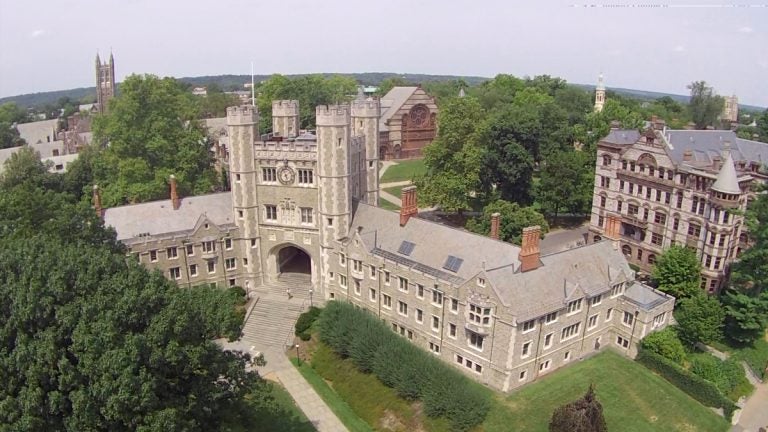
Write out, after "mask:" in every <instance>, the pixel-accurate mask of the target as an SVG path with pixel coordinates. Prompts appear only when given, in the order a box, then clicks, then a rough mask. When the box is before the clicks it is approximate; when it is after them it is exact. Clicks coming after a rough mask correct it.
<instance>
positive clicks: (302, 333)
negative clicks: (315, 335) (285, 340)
mask: <svg viewBox="0 0 768 432" xmlns="http://www.w3.org/2000/svg"><path fill="white" fill-rule="evenodd" d="M320 312H322V309H320V308H316V307H314V306H313V307H311V308H309V310H308V311H306V312H304V313H303V314H301V315H299V319H298V320H296V325H295V327H294V334H295V335H296V336H298V337H299V339H301V340H303V341H308V340H309V339H310V338H311V337H312V333H311V330H312V324H314V323H315V320H317V317H319V316H320Z"/></svg>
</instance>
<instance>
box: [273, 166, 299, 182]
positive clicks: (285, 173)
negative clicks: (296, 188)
mask: <svg viewBox="0 0 768 432" xmlns="http://www.w3.org/2000/svg"><path fill="white" fill-rule="evenodd" d="M277 176H278V178H279V179H280V183H282V184H291V183H293V178H294V177H295V174H294V172H293V170H292V169H290V168H289V167H283V168H281V169H280V171H279V172H278V174H277Z"/></svg>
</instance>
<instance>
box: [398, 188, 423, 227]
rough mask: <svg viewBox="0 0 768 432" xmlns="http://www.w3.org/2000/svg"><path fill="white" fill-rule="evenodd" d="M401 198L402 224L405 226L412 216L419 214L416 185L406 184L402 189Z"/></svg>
mask: <svg viewBox="0 0 768 432" xmlns="http://www.w3.org/2000/svg"><path fill="white" fill-rule="evenodd" d="M400 200H401V201H402V203H401V204H400V226H405V224H407V223H408V219H410V218H411V216H416V215H418V214H419V206H418V204H417V203H416V186H406V187H404V188H403V190H402V191H401V195H400Z"/></svg>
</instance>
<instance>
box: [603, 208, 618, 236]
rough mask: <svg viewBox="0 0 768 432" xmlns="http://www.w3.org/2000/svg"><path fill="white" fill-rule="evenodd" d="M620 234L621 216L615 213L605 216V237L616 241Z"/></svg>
mask: <svg viewBox="0 0 768 432" xmlns="http://www.w3.org/2000/svg"><path fill="white" fill-rule="evenodd" d="M620 236H621V218H620V217H619V216H618V215H615V214H609V215H606V216H605V238H607V239H609V240H613V241H618V240H619V237H620Z"/></svg>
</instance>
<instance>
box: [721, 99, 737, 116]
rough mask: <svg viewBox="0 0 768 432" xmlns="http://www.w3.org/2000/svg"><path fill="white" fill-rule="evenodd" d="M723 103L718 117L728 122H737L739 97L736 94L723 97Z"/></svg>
mask: <svg viewBox="0 0 768 432" xmlns="http://www.w3.org/2000/svg"><path fill="white" fill-rule="evenodd" d="M723 99H724V101H725V103H724V104H723V113H722V114H721V115H720V119H721V120H723V121H727V122H730V123H738V122H739V98H738V97H736V95H733V96H725V97H723Z"/></svg>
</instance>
